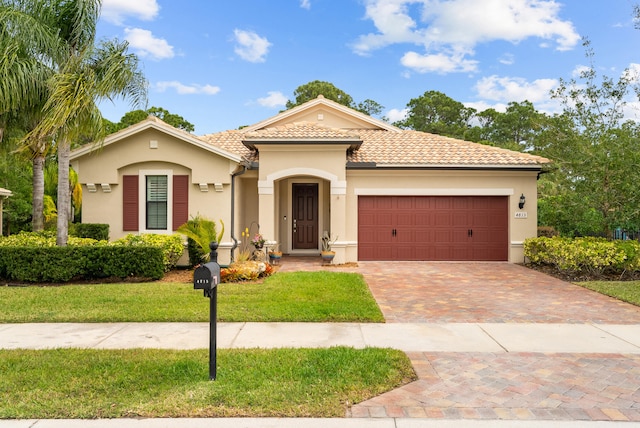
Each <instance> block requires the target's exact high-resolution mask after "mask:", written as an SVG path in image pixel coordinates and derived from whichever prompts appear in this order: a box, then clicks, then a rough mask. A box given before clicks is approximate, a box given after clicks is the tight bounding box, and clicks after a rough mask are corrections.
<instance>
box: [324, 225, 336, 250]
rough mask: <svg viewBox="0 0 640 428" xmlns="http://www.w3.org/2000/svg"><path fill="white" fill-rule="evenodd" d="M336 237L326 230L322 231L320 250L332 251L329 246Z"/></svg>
mask: <svg viewBox="0 0 640 428" xmlns="http://www.w3.org/2000/svg"><path fill="white" fill-rule="evenodd" d="M337 239H338V237H337V236H336V237H334V238H332V237H331V235H330V234H329V232H328V231H326V230H325V231H324V232H323V233H322V252H328V251H332V250H331V246H332V245H333V244H334V243H335V242H336V240H337Z"/></svg>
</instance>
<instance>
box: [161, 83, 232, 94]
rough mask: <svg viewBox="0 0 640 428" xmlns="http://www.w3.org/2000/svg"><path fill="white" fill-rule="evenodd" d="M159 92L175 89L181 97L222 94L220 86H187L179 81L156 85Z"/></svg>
mask: <svg viewBox="0 0 640 428" xmlns="http://www.w3.org/2000/svg"><path fill="white" fill-rule="evenodd" d="M155 87H156V89H157V90H158V92H165V91H166V90H167V89H169V88H171V89H175V91H176V92H177V93H178V94H180V95H192V94H204V95H215V94H217V93H218V92H220V88H219V87H218V86H212V85H196V84H192V85H185V84H183V83H180V82H178V81H175V80H172V81H163V82H158V83H156V85H155Z"/></svg>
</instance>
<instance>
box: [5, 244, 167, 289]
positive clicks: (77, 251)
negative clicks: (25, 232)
mask: <svg viewBox="0 0 640 428" xmlns="http://www.w3.org/2000/svg"><path fill="white" fill-rule="evenodd" d="M162 259H163V255H162V250H161V249H160V248H159V247H149V246H146V247H143V246H137V247H125V246H79V247H73V246H66V247H55V246H54V247H33V246H31V247H9V246H2V247H0V276H1V277H2V278H4V279H7V280H13V281H20V282H68V281H71V280H74V279H75V280H79V279H96V278H107V277H116V278H129V277H136V278H145V279H147V278H148V279H160V278H162V275H163V273H164V266H163V262H162Z"/></svg>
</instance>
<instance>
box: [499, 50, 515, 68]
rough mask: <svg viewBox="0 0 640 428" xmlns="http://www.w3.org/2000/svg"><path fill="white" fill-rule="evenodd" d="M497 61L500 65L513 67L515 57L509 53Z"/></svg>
mask: <svg viewBox="0 0 640 428" xmlns="http://www.w3.org/2000/svg"><path fill="white" fill-rule="evenodd" d="M498 61H499V62H500V64H504V65H513V63H514V62H516V60H515V57H514V56H513V54H510V53H506V54H504V55H502V56H501V57H500V58H498Z"/></svg>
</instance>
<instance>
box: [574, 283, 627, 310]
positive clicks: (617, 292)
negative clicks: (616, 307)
mask: <svg viewBox="0 0 640 428" xmlns="http://www.w3.org/2000/svg"><path fill="white" fill-rule="evenodd" d="M576 284H578V285H580V286H582V287H584V288H588V289H589V290H593V291H597V292H598V293H601V294H604V295H607V296H611V297H615V298H616V299H618V300H622V301H624V302H629V303H633V304H634V305H637V306H640V281H586V282H577V283H576Z"/></svg>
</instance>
